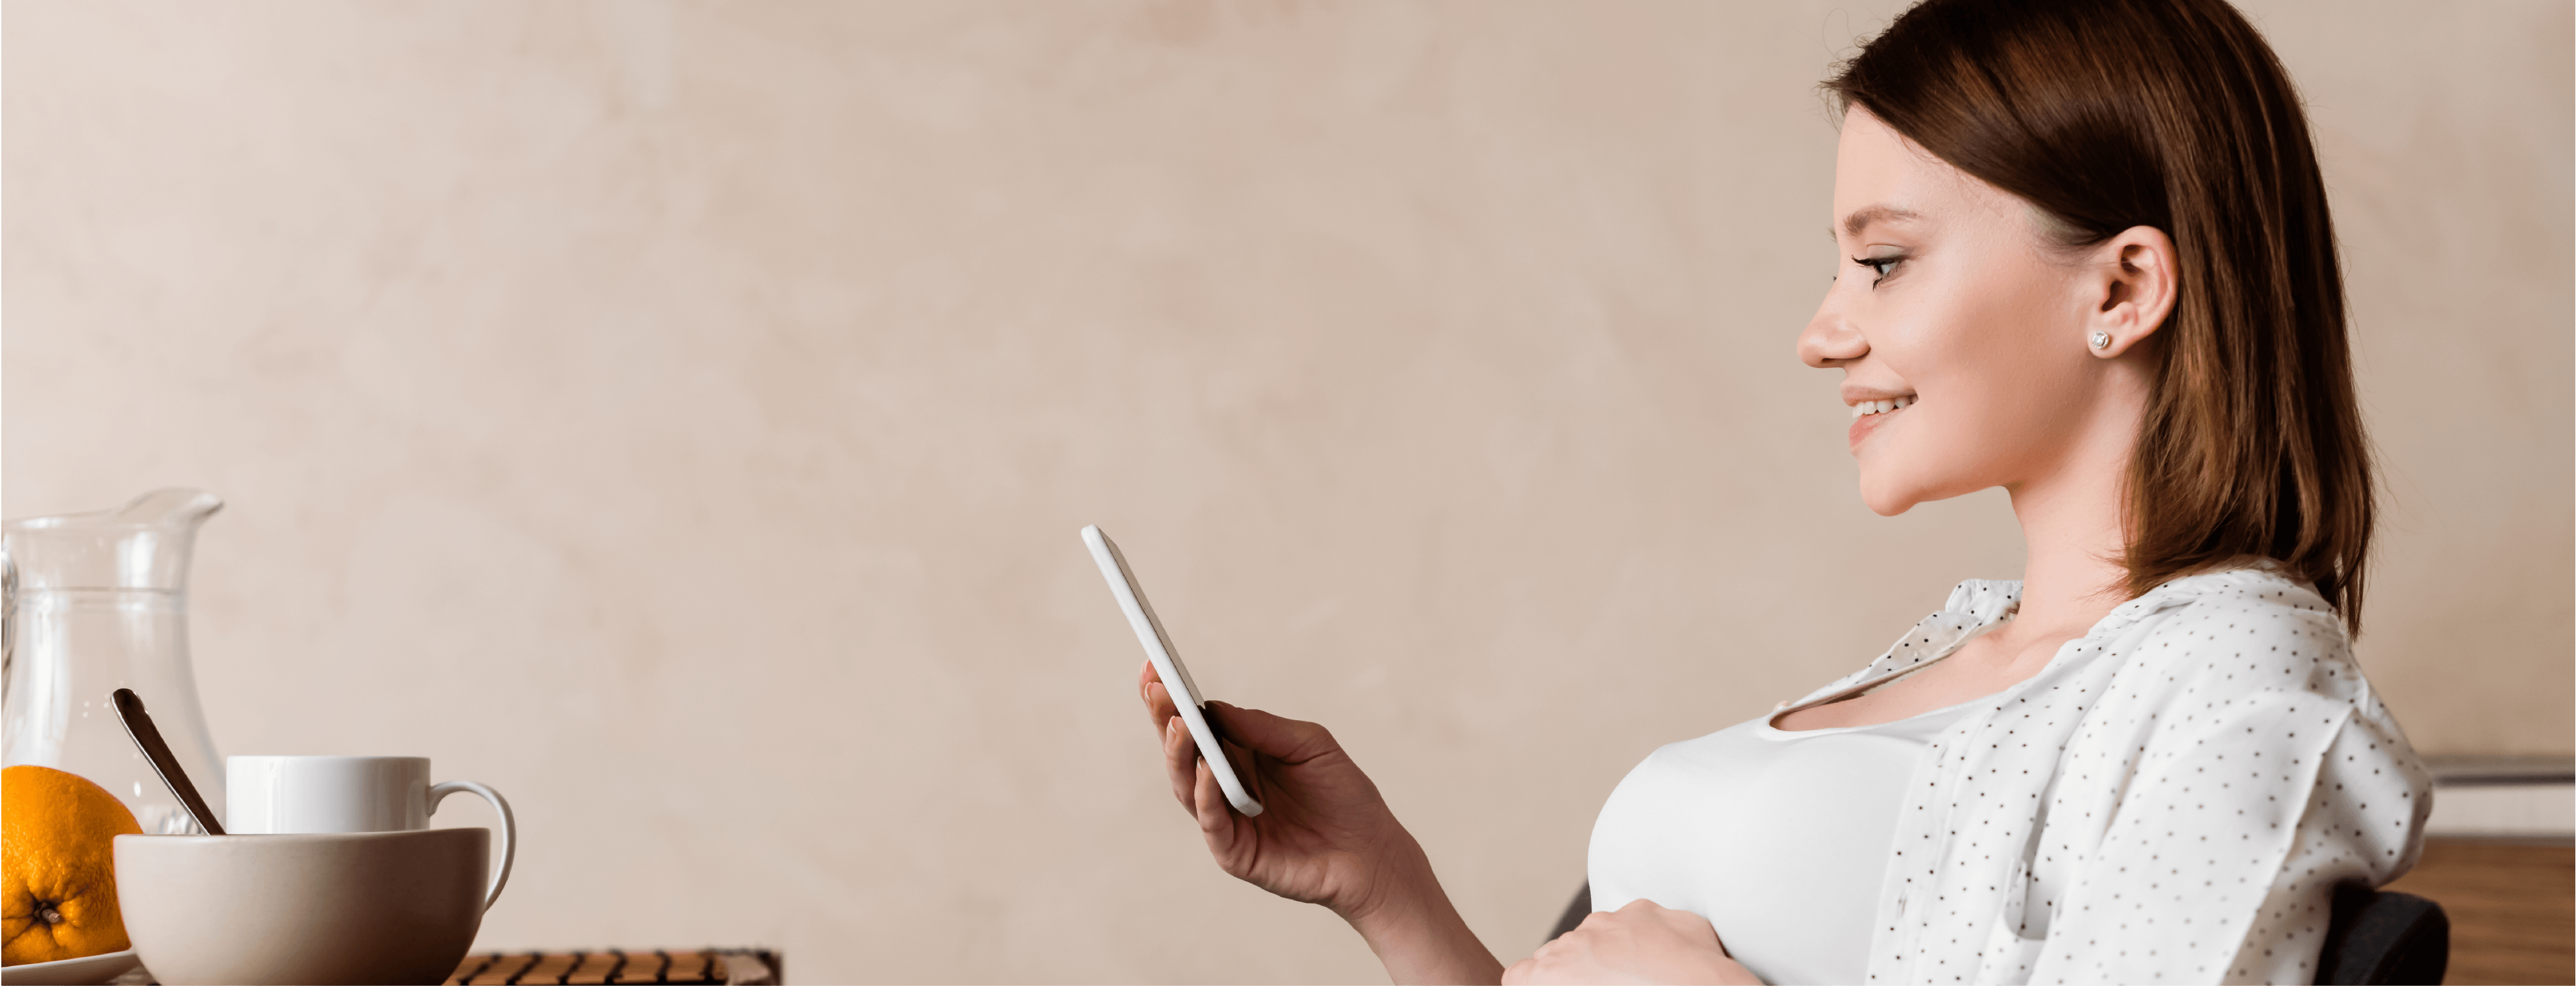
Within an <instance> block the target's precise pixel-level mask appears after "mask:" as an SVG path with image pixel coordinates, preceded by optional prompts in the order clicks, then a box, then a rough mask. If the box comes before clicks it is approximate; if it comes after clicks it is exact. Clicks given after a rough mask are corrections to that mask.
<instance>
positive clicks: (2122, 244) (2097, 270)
mask: <svg viewBox="0 0 2576 986" xmlns="http://www.w3.org/2000/svg"><path fill="white" fill-rule="evenodd" d="M2174 259H2175V257H2174V245H2173V238H2172V237H2169V236H2166V235H2165V234H2164V231H2163V230H2160V229H2157V228H2155V227H2153V226H2131V227H2129V228H2128V229H2125V230H2122V231H2120V234H2119V235H2117V236H2113V237H2111V238H2110V239H2108V240H2104V241H2102V243H2101V244H2100V245H2098V246H2095V247H2094V248H2093V250H2092V258H2091V261H2090V262H2089V263H2088V264H2087V265H2086V273H2085V275H2084V281H2083V286H2082V288H2081V290H2083V291H2084V293H2085V295H2086V297H2087V298H2088V299H2089V300H2090V302H2091V303H2090V304H2089V305H2088V306H2087V307H2086V313H2085V319H2084V346H2085V349H2086V350H2087V351H2089V352H2091V353H2092V354H2093V355H2095V356H2099V357H2101V358H2103V359H2114V358H2117V357H2118V356H2119V355H2120V354H2122V353H2125V352H2128V351H2129V347H2131V346H2135V345H2137V344H2139V343H2141V342H2144V341H2146V339H2147V338H2148V337H2150V336H2153V335H2155V334H2156V330H2157V329H2159V328H2162V327H2164V324H2165V317H2166V316H2168V315H2171V314H2173V308H2174V298H2175V295H2176V293H2177V290H2178V288H2179V287H2180V285H2179V284H2178V283H2177V282H2176V280H2175V274H2176V270H2175V267H2174ZM2105 336H2107V337H2109V339H2110V344H2109V345H2104V346H2096V345H2093V340H2095V339H2098V338H2103V337H2105Z"/></svg>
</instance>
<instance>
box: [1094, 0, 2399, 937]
mask: <svg viewBox="0 0 2576 986" xmlns="http://www.w3.org/2000/svg"><path fill="white" fill-rule="evenodd" d="M1825 88H1826V89H1827V91H1828V92H1830V93H1831V94H1832V96H1833V97H1834V99H1835V101H1836V103H1837V105H1838V107H1839V108H1840V109H1841V110H1842V111H1843V119H1842V137H1841V144H1840V147H1839V150H1838V154H1837V158H1836V162H1835V182H1834V202H1833V215H1832V226H1833V237H1834V240H1835V243H1836V246H1837V248H1838V249H1839V250H1840V251H1841V253H1842V255H1843V257H1845V258H1846V262H1845V263H1843V264H1842V265H1841V267H1840V270H1841V273H1840V275H1839V276H1838V277H1837V278H1836V279H1835V282H1834V284H1833V286H1832V288H1831V289H1830V290H1829V291H1828V292H1827V293H1826V296H1825V300H1824V304H1823V306H1822V307H1821V308H1819V309H1818V310H1817V313H1816V317H1815V319H1814V320H1813V321H1812V322H1810V323H1809V324H1808V325H1807V327H1806V329H1805V331H1804V332H1803V333H1801V334H1800V336H1799V338H1798V351H1799V355H1800V356H1801V357H1802V358H1803V359H1804V360H1805V361H1806V362H1807V363H1808V364H1809V365H1811V366H1816V367H1820V368H1829V369H1839V370H1841V371H1843V379H1842V386H1841V397H1842V400H1843V403H1845V404H1846V405H1850V406H1851V407H1852V409H1853V414H1854V416H1855V418H1856V419H1857V420H1856V421H1855V422H1854V424H1853V425H1852V429H1851V447H1852V454H1853V456H1854V457H1855V458H1856V459H1857V460H1858V462H1859V467H1860V488H1861V496H1862V498H1863V499H1864V500H1866V501H1867V502H1868V504H1869V506H1870V508H1871V509H1873V510H1875V511H1877V512H1878V513H1881V514H1889V515H1892V514H1897V513H1902V512H1904V511H1905V510H1907V509H1909V508H1911V507H1912V506H1913V505H1915V504H1917V503H1921V502H1924V501H1927V500H1936V499H1941V498H1945V497H1952V496H1957V495H1960V494H1963V493H1969V492H1973V491H1976V490H1980V489H1985V488H1987V487H1994V486H2000V487H2003V488H2004V489H2005V490H2006V491H2008V492H2009V493H2010V494H2011V497H2012V504H2013V510H2014V513H2015V514H2016V516H2017V517H2018V518H2019V520H2020V522H2021V525H2022V530H2023V533H2024V535H2025V537H2026V539H2027V543H2028V546H2029V557H2028V561H2027V565H2026V568H2025V578H2024V580H2023V581H2022V582H2019V583H2012V582H1967V583H1962V584H1961V585H1960V586H1959V587H1958V588H1957V589H1956V590H1954V591H1953V592H1952V593H1951V595H1950V597H1949V600H1948V602H1947V603H1946V604H1945V605H1944V606H1943V607H1942V609H1941V610H1940V611H1939V612H1935V613H1933V614H1932V615H1931V616H1929V617H1926V618H1925V619H1924V620H1923V621H1922V622H1921V623H1919V624H1917V625H1916V626H1915V628H1914V629H1913V630H1912V631H1910V632H1908V633H1907V634H1906V636H1905V637H1904V638H1902V639H1901V640H1900V641H1898V643H1897V644H1896V645H1895V646H1893V647H1891V648H1890V649H1889V651H1888V652H1887V653H1886V654H1884V655H1882V656H1880V657H1879V658H1878V659H1877V660H1876V661H1873V662H1871V663H1870V664H1869V665H1868V666H1867V667H1866V668H1864V669H1862V670H1861V671H1860V672H1857V673H1855V674H1853V675H1851V676H1850V677H1847V678H1845V679H1843V680H1841V681H1837V682H1834V683H1832V684H1830V685H1827V686H1825V687H1823V688H1821V689H1818V690H1817V691H1816V692H1815V693H1813V694H1811V695H1809V696H1807V697H1806V698H1804V699H1802V700H1800V701H1798V702H1795V703H1787V704H1785V706H1784V708H1783V709H1782V710H1780V711H1777V712H1775V713H1774V714H1772V715H1770V716H1766V717H1764V718H1763V719H1760V720H1756V721H1753V722H1748V723H1744V724H1741V725H1738V726H1735V727H1732V728H1729V729H1725V730H1721V731H1719V732H1717V733H1713V734H1711V735H1709V736H1704V737H1701V738H1699V739H1695V740H1690V741H1687V742H1682V743H1675V744H1672V745H1670V746H1667V747H1664V748H1663V749H1661V750H1658V751H1656V752H1655V754H1654V755H1653V756H1651V757H1649V758H1648V759H1647V760H1646V761H1645V762H1644V763H1643V764H1640V765H1639V766H1638V767H1637V768H1636V769H1635V770H1634V771H1632V772H1631V773H1630V774H1629V776H1628V777H1627V779H1625V780H1624V781H1622V782H1621V784H1620V786H1619V788H1618V789H1617V790H1616V791H1615V792H1614V793H1613V794H1612V795H1611V797H1610V800H1609V802H1608V804H1606V805H1605V806H1604V807H1603V809H1602V812H1601V816H1600V819H1599V821H1598V822H1596V824H1595V827H1594V830H1593V839H1592V851H1591V858H1590V868H1591V880H1592V884H1591V886H1592V893H1593V902H1594V904H1595V906H1596V907H1598V908H1600V910H1599V911H1598V912H1596V913H1595V914H1593V915H1592V916H1591V917H1590V918H1588V919H1586V920H1585V922H1584V923H1583V925H1582V926H1581V927H1579V928H1578V929H1576V930H1575V931H1573V932H1572V933H1569V934H1567V935H1565V936H1564V937H1562V938H1559V939H1557V940H1556V941H1554V942H1551V943H1549V944H1548V945H1546V946H1545V947H1543V948H1541V949H1539V951H1538V952H1537V954H1535V955H1533V956H1531V957H1530V958H1528V959H1526V960H1523V961H1522V962H1520V963H1518V964H1516V965H1514V966H1512V967H1511V968H1510V969H1508V970H1507V969H1505V968H1503V966H1502V964H1501V963H1500V962H1498V961H1497V960H1496V959H1495V958H1494V957H1493V955H1492V954H1491V953H1490V952H1488V951H1487V950H1486V949H1485V948H1484V946H1483V945H1482V944H1481V943H1479V942H1478V941H1477V940H1476V939H1475V937H1474V935H1473V934H1471V933H1470V932H1469V931H1468V930H1467V928H1466V926H1465V925H1464V923H1463V922H1461V921H1460V920H1459V918H1458V915H1457V913H1456V911H1455V910H1454V909H1453V908H1452V907H1451V906H1450V904H1449V901H1448V899H1447V897H1446V896H1445V895H1444V894H1443V892H1442V891H1441V889H1440V885H1439V882H1438V880H1437V879H1436V878H1434V876H1433V875H1432V873H1431V869H1430V866H1429V864H1428V862H1427V861H1426V858H1425V856H1424V854H1423V852H1422V850H1421V849H1420V847H1419V846H1418V845H1416V844H1415V843H1414V841H1413V839H1412V837H1411V836H1410V835H1408V834H1407V833H1406V832H1405V830H1404V829H1403V827H1402V826H1401V825H1399V824H1397V822H1396V821H1395V819H1394V818H1393V816H1392V815H1391V814H1390V813H1389V812H1388V811H1387V809H1386V807H1385V805H1384V803H1383V802H1382V801H1381V800H1380V799H1379V797H1378V795H1377V792H1376V789H1375V787H1374V786H1373V785H1372V784H1371V783H1370V782H1369V780H1368V778H1367V777H1366V776H1365V775H1364V774H1362V773H1361V772H1360V770H1359V768H1358V767H1356V766H1355V765H1353V764H1352V762H1351V760H1350V758H1349V757H1348V756H1346V755H1345V754H1343V752H1342V751H1341V749H1340V748H1339V747H1338V746H1337V745H1336V744H1335V743H1334V742H1333V739H1332V737H1331V735H1330V734H1328V733H1326V732H1325V731H1324V730H1323V728H1322V727H1320V726H1316V725H1314V724H1312V723H1301V722H1293V721H1290V720H1286V719H1282V718H1279V717H1276V716H1271V715H1268V714H1266V713H1261V712H1257V711H1253V710H1249V709H1239V708H1234V707H1231V706H1219V707H1217V711H1218V715H1219V716H1220V718H1221V720H1222V723H1223V726H1224V728H1225V729H1226V730H1227V731H1228V733H1229V734H1230V736H1231V738H1232V740H1233V741H1234V742H1236V743H1238V744H1240V746H1241V748H1242V752H1243V755H1244V757H1245V758H1246V759H1247V760H1248V761H1249V762H1250V763H1251V764H1252V765H1253V766H1252V768H1251V770H1250V774H1251V778H1250V781H1249V782H1250V783H1251V784H1252V785H1253V786H1254V787H1255V788H1256V789H1257V792H1256V795H1257V796H1258V797H1259V798H1261V799H1262V800H1263V801H1264V802H1265V803H1267V804H1268V805H1269V810H1268V811H1267V812H1265V813H1264V814H1262V815H1261V816H1260V817H1258V818H1245V817H1242V816H1239V815H1235V814H1233V813H1231V812H1230V811H1229V810H1228V808H1227V806H1226V803H1225V801H1224V799H1223V798H1222V797H1221V796H1219V795H1218V794H1217V791H1216V788H1215V785H1214V784H1213V783H1212V781H1211V779H1210V776H1209V773H1208V771H1207V769H1206V767H1205V766H1204V765H1203V764H1198V763H1196V758H1195V756H1194V753H1193V750H1192V748H1191V746H1190V740H1189V738H1188V736H1187V734H1186V733H1185V732H1183V731H1181V730H1180V729H1178V728H1177V721H1176V720H1175V718H1174V716H1173V709H1172V705H1171V700H1170V698H1169V696H1168V695H1167V694H1166V693H1165V692H1164V690H1163V688H1162V686H1161V684H1160V683H1159V682H1157V681H1155V680H1154V679H1153V675H1152V673H1151V671H1150V669H1149V670H1148V671H1147V672H1146V673H1145V674H1144V675H1143V679H1142V681H1141V682H1140V688H1141V690H1142V692H1143V695H1144V700H1145V703H1146V705H1147V709H1148V712H1149V713H1150V714H1151V715H1152V717H1153V718H1154V720H1155V723H1156V725H1157V727H1158V728H1160V729H1161V730H1163V736H1164V747H1163V752H1164V759H1165V762H1166V765H1167V767H1168V768H1169V771H1170V773H1171V779H1172V784H1173V793H1174V794H1175V795H1176V796H1177V797H1178V798H1179V799H1180V801H1181V803H1182V804H1183V806H1185V807H1187V808H1189V809H1190V810H1191V812H1192V813H1193V815H1194V816H1195V817H1196V818H1197V820H1198V822H1199V825H1200V828H1201V831H1202V833H1203V834H1204V836H1205V837H1206V841H1207V844H1208V847H1209V850H1210V851H1211V852H1212V853H1213V854H1214V855H1215V856H1216V858H1217V861H1218V863H1219V865H1220V866H1222V867H1223V868H1224V869H1225V870H1226V871H1227V872H1229V873H1232V874H1234V875H1235V876H1237V877H1240V878H1242V879H1245V880H1248V881H1250V882H1252V883H1254V884H1257V885H1259V886H1261V887H1263V888H1264V889H1267V890H1270V891H1271V892H1273V893H1277V894H1280V895H1283V896H1287V897H1291V898H1294V899H1297V900H1304V901H1310V902H1314V903H1319V904H1324V905H1326V906H1328V907H1331V908H1333V910H1334V911H1335V912H1336V913H1338V914H1340V915H1341V916H1343V917H1344V918H1345V919H1347V920H1349V921H1350V923H1351V924H1352V926H1353V927H1354V928H1355V929H1357V930H1358V931H1359V932H1360V933H1361V935H1362V936H1364V937H1365V938H1366V939H1367V941H1368V943H1369V945H1370V946H1371V947H1372V948H1373V949H1375V950H1376V951H1377V953H1378V955H1379V957H1380V958H1381V959H1383V960H1384V961H1385V963H1386V967H1387V971H1388V972H1389V974H1391V975H1392V976H1393V977H1394V978H1395V979H1396V980H1397V981H1398V982H1431V981H1446V982H1469V981H1473V982H1494V981H1496V980H1498V979H1500V980H1502V981H1507V982H1510V981H1521V982H1541V981H1568V982H1609V981H1655V982H1755V981H1824V982H1861V981H1870V982H1891V983H1892V982H1925V981H1940V982H1953V981H1958V982H1967V981H1974V982H2032V981H2065V980H2079V981H2109V982H2162V981H2191V982H2210V981H2227V982H2308V981H2310V980H2311V979H2312V978H2313V977H2314V973H2315V969H2316V960H2317V956H2318V951H2319V947H2320V945H2321V944H2322V936H2323V935H2322V933H2323V930H2324V926H2325V920H2326V913H2327V908H2328V901H2329V900H2330V898H2331V895H2332V889H2333V887H2334V885H2335V884H2336V883H2338V882H2343V881H2363V882H2367V883H2370V884H2373V885H2376V884H2380V883H2385V882H2386V881H2388V880H2390V879H2393V878H2395V877H2396V876H2397V875H2398V874H2400V873H2403V872H2404V871H2405V870H2406V869H2407V868H2408V867H2409V866H2411V865H2412V864H2413V862H2414V859H2415V855H2416V852H2417V849H2418V847H2419V846H2420V836H2419V834H2418V830H2419V828H2420V826H2421V823H2422V821H2423V818H2424V816H2425V815H2426V813H2427V812H2428V811H2429V809H2430V807H2431V806H2430V803H2429V801H2430V794H2429V784H2428V782H2427V780H2426V777H2425V774H2424V772H2423V770H2422V768H2421V767H2420V765H2418V764H2417V762H2416V760H2415V757H2414V755H2413V753H2412V752H2411V751H2410V750H2409V749H2408V748H2407V745H2406V740H2405V737H2404V735H2403V734H2402V733H2401V732H2400V731H2399V730H2398V728H2397V725H2396V723H2395V722H2394V721H2393V720H2392V719H2391V718H2390V717H2389V715H2388V713H2387V711H2386V710H2385V709H2384V708H2382V707H2381V706H2380V704H2379V702H2378V701H2377V700H2376V699H2375V698H2374V697H2373V696H2372V694H2371V691H2370V688H2369V685H2368V684H2367V683H2366V682H2365V681H2364V680H2363V679H2362V676H2361V673H2360V671H2359V669H2358V668H2356V667H2355V666H2354V664H2353V662H2352V657H2351V653H2350V648H2349V645H2348V639H2349V637H2348V634H2349V633H2350V632H2351V631H2352V630H2353V629H2355V628H2357V627H2358V626H2359V624H2360V616H2361V602H2362V589H2363V575H2364V571H2365V565H2364V562H2365V559H2366V555H2367V549H2368V545H2369V539H2370V527H2371V513H2372V502H2371V501H2372V494H2371V484H2370V475H2369V463H2368V455H2367V451H2366V450H2367V443H2366V441H2365V440H2364V438H2363V435H2362V430H2361V423H2360V415H2359V411H2358V408H2357V406H2356V402H2355V397H2354V394H2353V389H2352V380H2351V371H2350V367H2349V357H2348V353H2347V347H2346V342H2345V332H2344V315H2343V290H2342V284H2341V280H2340V277H2341V275H2340V272H2339V268H2338V261H2337V259H2336V255H2335V244H2334V235H2333V230H2332V226H2331V223H2330V221H2329V218H2328V215H2327V209H2326V201H2325V192H2324V186H2323V183H2322V181H2321V180H2320V178H2319V175H2318V171H2317V165H2316V160H2315V155H2314V152H2313V151H2312V149H2311V147H2310V145H2309V140H2308V130H2307V124H2306V121H2305V119H2304V117H2303V116H2302V114H2301V111H2300V109H2299V104H2298V100H2297V96H2296V93H2295V92H2294V90H2293V89H2292V88H2291V85H2290V83H2289V80H2288V78H2287V77H2286V75H2285V74H2284V73H2283V71H2282V69H2281V67H2280V64H2279V62H2278V61H2277V59H2275V58H2274V56H2273V55H2272V53H2271V50H2270V49H2269V48H2268V47H2267V46H2266V45H2265V44H2264V42H2263V41H2262V39H2261V37H2260V36H2259V35H2258V34H2257V33H2256V32H2255V31H2254V29H2253V28H2252V27H2251V26H2250V25H2249V24H2247V23H2246V21H2245V20H2244V19H2243V18H2242V17H2241V16H2239V15H2238V14H2237V12H2236V11H2235V10H2233V9H2232V8H2230V7H2228V6H2227V5H2226V4H2225V3H2224V2H2223V0H2090V2H2081V3H2077V2H2067V0H1928V2H1926V3H1924V4H1922V5H1920V6H1918V7H1915V8H1914V9H1912V10H1910V11H1908V12H1907V13H1906V14H1905V15H1904V16H1902V17H1900V18H1898V19H1897V21H1896V22H1895V23H1893V24H1892V25H1890V26H1889V28H1888V29H1887V31H1886V32H1884V33H1883V34H1881V35H1880V36H1879V37H1878V38H1876V39H1874V40H1873V41H1871V42H1870V43H1869V44H1868V46H1867V47H1866V48H1864V49H1863V50H1862V52H1861V53H1860V54H1859V55H1858V56H1857V57H1856V58H1854V59H1852V60H1851V61H1850V62H1849V63H1847V64H1846V65H1845V66H1843V70H1842V72H1841V73H1840V74H1839V75H1837V76H1836V77H1835V78H1834V79H1832V80H1830V81H1829V82H1827V83H1826V87H1825ZM1237 762H1238V763H1241V762H1244V761H1242V760H1238V761H1237Z"/></svg>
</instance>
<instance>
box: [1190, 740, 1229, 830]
mask: <svg viewBox="0 0 2576 986" xmlns="http://www.w3.org/2000/svg"><path fill="white" fill-rule="evenodd" d="M1194 773H1195V774H1196V777H1195V783H1194V785H1193V786H1192V789H1191V790H1192V793H1193V794H1194V795H1195V800H1196V802H1197V803H1196V805H1195V809H1196V811H1195V813H1196V814H1197V815H1198V817H1199V832H1201V833H1202V834H1204V835H1206V836H1207V837H1208V841H1209V842H1210V844H1212V845H1213V844H1215V843H1217V842H1218V841H1219V838H1220V836H1223V835H1230V834H1231V833H1232V832H1233V830H1234V818H1233V816H1231V815H1228V814H1227V812H1228V811H1231V810H1232V809H1230V808H1228V807H1227V806H1226V803H1225V791H1224V790H1222V789H1220V788H1218V787H1217V786H1216V772H1215V771H1214V770H1211V769H1209V767H1208V763H1207V761H1205V760H1201V761H1199V762H1198V766H1197V767H1196V768H1195V770H1194ZM1217 848H1220V849H1221V848H1224V847H1223V846H1221V845H1220V846H1217Z"/></svg>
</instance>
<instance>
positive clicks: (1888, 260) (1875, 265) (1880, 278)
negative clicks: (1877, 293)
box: [1852, 257, 1905, 288]
mask: <svg viewBox="0 0 2576 986" xmlns="http://www.w3.org/2000/svg"><path fill="white" fill-rule="evenodd" d="M1904 260H1905V258H1903V257H1877V258H1871V257H1853V258H1852V263H1855V264H1859V265H1861V266H1863V267H1867V268H1869V269H1870V270H1872V271H1873V272H1875V273H1876V274H1877V277H1875V278H1873V279H1871V281H1870V282H1869V286H1870V287H1873V288H1874V287H1877V286H1879V285H1880V284H1883V283H1886V281H1887V272H1888V269H1889V268H1893V267H1895V266H1896V265H1897V264H1899V263H1901V262H1903V261H1904Z"/></svg>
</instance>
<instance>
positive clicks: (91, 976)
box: [0, 948, 143, 986]
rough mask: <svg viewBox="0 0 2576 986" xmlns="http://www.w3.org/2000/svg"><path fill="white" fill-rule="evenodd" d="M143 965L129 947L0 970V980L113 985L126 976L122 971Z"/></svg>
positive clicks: (49, 985) (12, 983)
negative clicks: (112, 983)
mask: <svg viewBox="0 0 2576 986" xmlns="http://www.w3.org/2000/svg"><path fill="white" fill-rule="evenodd" d="M142 964H143V960H141V959H138V958H135V957H134V950H133V949H130V948H129V949H126V950H125V951H122V952H109V953H107V954H105V955H84V956H81V957H80V958H77V959H55V960H54V961H51V962H29V963H27V964H26V965H13V966H9V967H7V968H0V979H6V980H8V981H9V984H10V986H17V984H19V983H36V984H42V986H59V984H88V983H105V982H114V981H115V980H116V977H118V976H122V975H124V974H125V970H127V969H131V968H134V967H135V966H138V965H142Z"/></svg>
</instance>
